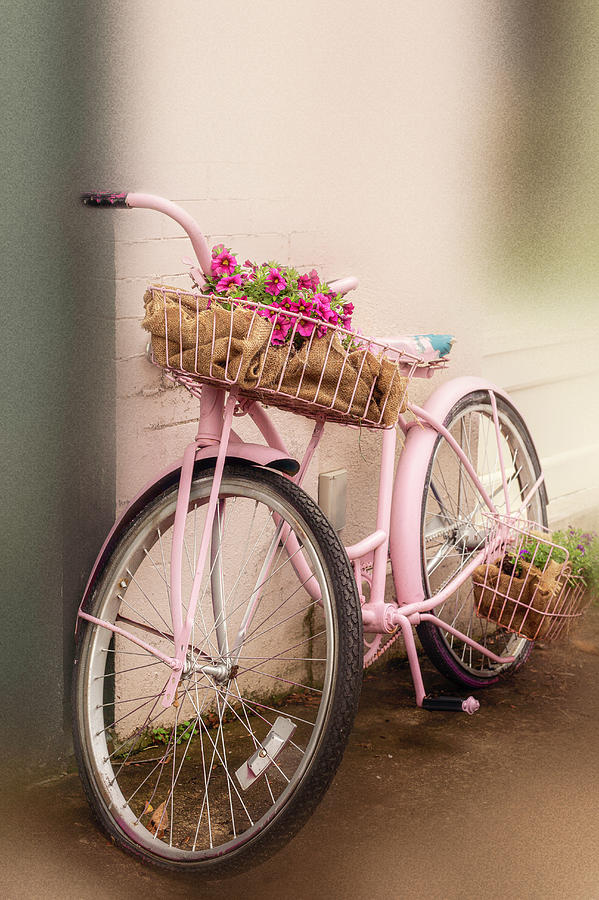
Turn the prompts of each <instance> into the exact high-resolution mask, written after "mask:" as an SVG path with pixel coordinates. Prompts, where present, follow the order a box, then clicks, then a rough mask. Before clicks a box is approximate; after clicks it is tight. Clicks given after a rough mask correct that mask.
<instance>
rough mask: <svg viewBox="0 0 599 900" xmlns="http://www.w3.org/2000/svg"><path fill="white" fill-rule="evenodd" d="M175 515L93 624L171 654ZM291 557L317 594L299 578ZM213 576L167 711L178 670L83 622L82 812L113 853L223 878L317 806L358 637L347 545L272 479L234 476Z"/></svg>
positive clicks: (109, 573)
mask: <svg viewBox="0 0 599 900" xmlns="http://www.w3.org/2000/svg"><path fill="white" fill-rule="evenodd" d="M212 479H213V470H209V471H203V472H197V473H196V475H195V476H194V479H193V482H192V489H191V496H190V503H189V509H188V514H187V521H186V526H185V540H184V551H185V552H184V564H185V567H186V568H185V571H184V575H183V598H184V602H185V598H186V597H189V593H190V588H191V583H192V580H193V576H194V571H195V561H196V559H197V554H198V548H199V541H200V535H201V533H202V527H203V522H204V518H205V514H206V508H207V502H208V497H209V493H210V488H211V484H212ZM176 500H177V485H176V484H173V485H172V486H171V487H170V488H168V489H167V490H165V491H164V492H163V493H162V494H161V495H160V496H159V497H157V498H156V499H155V500H154V501H153V502H152V503H151V504H150V505H148V506H147V507H146V508H145V509H144V510H143V511H142V513H141V514H140V515H139V517H138V518H137V519H136V520H135V521H134V522H133V523H132V524H131V526H130V527H129V529H128V530H127V532H126V533H125V534H124V535H123V536H122V538H121V540H120V541H119V543H118V544H117V546H116V547H115V549H114V551H113V553H112V554H111V556H110V558H109V560H108V562H107V563H106V566H105V568H104V570H103V572H102V574H101V576H100V578H99V580H98V583H97V585H96V588H95V590H94V594H93V597H92V602H91V605H90V607H89V609H88V612H89V613H90V614H92V615H94V616H95V617H97V618H100V619H103V620H105V621H108V622H110V623H111V624H115V625H117V626H118V627H120V628H122V629H124V630H127V631H128V632H130V633H132V634H135V635H136V636H138V637H139V638H141V639H142V640H143V641H144V642H145V643H146V644H149V645H151V646H152V647H154V648H156V649H158V650H160V651H162V652H163V653H165V654H167V655H168V654H170V653H172V652H173V637H172V635H173V628H172V621H171V613H170V606H169V597H170V569H169V565H168V563H169V559H170V547H171V541H172V530H173V522H174V514H175V506H176ZM294 541H295V543H294ZM291 548H292V549H291ZM297 554H302V555H303V558H304V561H305V564H306V565H307V567H308V572H309V574H308V579H306V577H305V575H306V570H305V568H304V570H303V571H302V578H301V579H300V577H299V576H298V575H297V573H296V571H295V568H294V566H293V565H292V559H293V557H294V555H297ZM298 568H299V567H298ZM206 569H207V571H206V572H205V573H204V576H203V582H202V586H201V590H200V599H199V601H198V607H197V611H196V616H195V622H194V626H193V630H192V633H191V637H190V642H189V648H188V653H187V660H186V667H185V671H184V673H183V677H182V679H181V682H180V686H179V690H178V695H177V698H176V700H175V702H174V704H173V705H172V706H171V707H170V708H168V709H164V708H163V706H162V704H161V697H162V693H163V690H164V687H165V685H166V683H167V681H168V679H169V676H170V669H168V667H167V666H166V665H165V664H164V663H163V662H161V661H160V659H158V658H157V657H156V656H154V655H153V654H152V653H150V652H148V651H146V650H145V649H143V648H142V647H140V646H139V645H137V644H135V643H132V642H131V641H130V640H128V639H127V638H125V637H123V636H119V635H115V634H114V633H113V632H112V631H110V630H108V629H106V628H105V627H101V626H98V625H96V624H94V623H91V622H84V623H83V630H82V634H81V639H80V644H79V647H78V653H77V660H76V664H75V673H74V699H75V704H74V705H75V746H76V753H77V759H78V763H79V768H80V773H81V777H82V781H83V785H84V788H85V791H86V793H87V796H88V799H89V800H90V803H91V805H92V807H93V809H94V811H95V813H96V816H97V818H98V819H99V821H100V823H101V825H102V826H103V828H104V829H105V830H106V831H107V832H108V834H109V835H110V836H111V837H112V838H113V839H114V840H115V841H116V842H117V843H118V844H119V846H121V847H122V848H124V849H125V850H128V851H130V852H133V853H135V854H137V855H138V856H141V857H142V858H143V859H144V860H146V861H149V862H152V863H155V864H158V865H161V866H163V867H167V868H171V869H183V868H185V869H187V870H189V869H201V870H210V871H211V872H212V871H217V872H218V874H221V872H223V870H225V871H226V870H228V871H231V872H234V871H237V870H238V869H240V868H243V867H244V866H246V865H247V864H255V863H257V862H260V861H261V860H262V859H264V858H265V857H266V856H267V855H269V854H271V853H272V852H274V851H275V850H276V849H278V848H279V847H280V846H281V845H282V844H283V843H284V842H286V841H287V840H289V839H290V837H292V836H293V834H295V832H296V831H297V830H299V828H300V827H301V826H302V825H303V824H304V822H305V821H306V819H307V818H308V816H309V815H310V813H311V812H312V811H313V809H314V808H315V806H316V805H317V804H318V802H319V801H320V799H321V797H322V795H323V794H324V792H325V790H326V788H327V786H328V785H329V783H330V781H331V779H332V777H333V775H334V773H335V770H336V768H337V766H338V764H339V762H340V760H341V756H342V753H343V750H344V747H345V744H346V741H347V738H348V736H349V732H350V730H351V726H352V722H353V718H354V715H355V712H356V709H357V703H358V698H359V689H360V679H361V660H360V649H361V644H362V635H361V616H360V605H359V600H358V596H357V591H356V586H355V581H354V579H353V575H352V571H351V567H350V565H349V562H348V560H347V556H346V554H345V551H344V549H343V547H342V545H341V543H340V542H339V539H338V537H337V535H336V534H335V532H334V531H333V529H332V528H331V526H330V525H329V523H328V521H327V520H326V518H325V517H324V516H323V515H322V513H321V512H320V510H319V509H318V507H317V506H316V505H315V504H314V503H313V501H312V500H311V499H310V497H308V495H307V494H305V493H304V491H302V490H301V489H300V488H298V487H297V485H295V484H293V483H292V482H290V481H289V480H287V479H285V478H283V477H281V476H280V475H278V474H276V473H274V472H271V471H267V470H264V469H258V468H252V467H250V466H246V465H243V464H235V465H229V464H228V465H227V466H226V467H225V471H224V475H223V479H222V485H221V490H220V494H219V499H218V504H217V514H216V518H215V522H214V525H213V526H212V531H211V548H210V553H209V561H208V564H207V566H206ZM256 600H258V602H257V608H256V609H255V612H254V614H253V616H252V617H251V618H250V620H249V622H247V621H246V625H247V628H246V633H245V637H244V638H243V640H241V641H240V639H239V635H240V633H242V632H241V626H242V623H243V622H244V617H246V619H247V616H246V613H247V610H248V607H249V606H252V607H253V606H255V605H256V604H255V601H256ZM184 614H185V610H184Z"/></svg>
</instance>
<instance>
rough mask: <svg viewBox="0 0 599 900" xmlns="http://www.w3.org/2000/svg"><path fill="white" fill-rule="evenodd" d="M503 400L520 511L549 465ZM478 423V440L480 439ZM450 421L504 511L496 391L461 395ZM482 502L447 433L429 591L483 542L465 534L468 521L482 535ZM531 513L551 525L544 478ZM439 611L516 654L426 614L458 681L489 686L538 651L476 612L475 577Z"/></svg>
mask: <svg viewBox="0 0 599 900" xmlns="http://www.w3.org/2000/svg"><path fill="white" fill-rule="evenodd" d="M496 400H497V410H498V416H499V421H500V429H501V435H502V445H501V446H502V449H503V453H504V457H506V471H507V476H508V484H509V485H510V493H511V495H512V496H511V500H512V505H511V511H512V512H514V504H515V502H516V501H517V498H518V496H519V497H520V498H521V499H524V498H525V497H526V490H527V486H528V487H531V486H532V485H533V484H534V483H535V481H536V480H537V478H538V477H539V476H540V474H541V465H540V462H539V458H538V455H537V452H536V449H535V446H534V444H533V441H532V438H531V436H530V433H529V431H528V428H527V427H526V425H525V423H524V421H523V419H522V417H521V416H520V414H519V413H518V411H517V410H516V409H515V408H514V406H512V404H511V403H509V402H508V401H506V400H504V399H503V398H502V397H499V396H497V397H496ZM467 423H468V428H467V427H466V424H467ZM473 423H474V425H475V428H474V431H475V435H476V437H475V440H473V439H472V429H473ZM443 424H444V425H445V427H446V428H447V429H448V430H449V431H450V432H451V433H452V434H453V436H454V437H455V438H456V440H457V441H458V443H459V444H460V446H462V447H466V446H467V448H468V455H469V458H470V461H471V462H472V463H473V465H474V468H475V469H476V470H477V472H478V473H479V474H480V475H482V476H483V479H482V480H483V483H484V478H485V477H486V478H487V479H488V481H489V483H490V484H491V488H490V489H488V492H489V494H490V495H492V496H493V500H494V502H495V504H496V507H497V511H498V512H499V513H505V512H506V504H505V495H504V491H503V489H502V488H501V489H499V488H497V484H498V481H497V478H499V479H500V475H499V473H498V472H497V469H496V468H494V466H496V463H495V462H494V461H493V460H492V458H490V457H489V454H488V453H487V444H486V442H488V443H489V447H492V446H493V442H494V443H495V448H496V446H497V441H496V437H495V431H494V425H493V419H492V408H491V402H490V398H489V394H488V392H487V391H484V390H481V391H475V392H472V393H469V394H466V395H465V396H463V397H461V398H460V399H459V400H458V401H457V403H455V404H454V406H453V407H452V408H451V410H450V411H449V413H448V415H447V416H446V418H445V421H444V423H443ZM483 442H485V443H483ZM472 444H474V449H472V446H471V445H472ZM481 447H482V451H483V452H481ZM506 450H507V452H506ZM475 457H476V458H475ZM481 457H482V458H481ZM452 466H453V469H452V468H451V467H452ZM483 469H484V471H481V470H483ZM518 470H519V471H518ZM455 483H457V484H458V485H459V490H460V491H461V497H462V499H461V501H460V499H457V500H456V499H455V497H454V496H452V495H454V494H455V493H458V492H456V491H455V490H454V487H453V485H454V484H455ZM499 483H500V482H499ZM477 505H479V506H483V505H484V504H481V499H480V497H479V496H478V492H477V493H476V494H475V491H474V487H473V485H472V482H471V481H470V480H469V479H468V478H467V477H464V471H463V466H462V464H461V463H460V464H458V458H457V456H455V454H454V453H453V451H451V450H450V448H448V445H447V442H446V441H445V440H444V439H443V438H442V437H441V436H439V438H438V439H437V441H436V442H435V445H434V448H433V451H432V453H431V457H430V461H429V465H428V469H427V475H426V479H425V484H424V489H423V496H422V513H421V534H422V543H421V561H422V582H423V586H424V591H425V596H426V597H431V596H433V594H434V593H436V592H437V591H438V590H440V588H441V586H442V585H443V584H444V583H445V582H446V581H448V580H449V578H450V577H453V576H454V575H455V574H456V573H457V572H459V571H460V569H461V568H462V566H464V565H465V564H466V563H467V562H468V560H469V558H470V557H471V556H472V553H473V552H476V551H477V549H478V548H479V547H480V546H481V544H480V543H479V544H478V547H477V548H476V549H474V547H473V546H472V552H470V551H471V547H467V544H466V541H467V538H466V537H465V536H464V535H465V533H466V532H465V529H466V527H467V528H468V529H469V532H470V535H469V540H470V541H471V543H472V545H474V544H475V543H476V537H475V538H474V541H473V539H472V532H473V527H472V522H474V521H475V520H477V517H478V516H479V513H478V511H477ZM485 508H486V507H485ZM525 518H527V519H529V520H531V521H534V522H538V523H539V524H541V525H544V526H546V525H547V495H546V491H545V486H544V484H541V486H540V488H539V489H538V491H537V492H536V493H535V494H534V496H533V497H532V499H531V502H530V503H529V504H528V506H527V510H526V515H525ZM466 522H468V526H466V524H465V523H466ZM481 533H483V529H481ZM483 541H484V537H483ZM433 551H434V552H433ZM468 553H470V556H468ZM434 614H435V615H437V616H438V617H439V618H442V619H443V620H444V621H446V622H447V623H448V624H453V623H455V622H456V620H457V621H458V623H461V624H457V625H456V627H458V628H460V630H461V631H462V632H463V633H464V634H466V635H467V636H470V637H474V639H475V640H477V641H478V642H479V643H481V644H482V645H483V646H486V647H489V648H490V649H493V650H494V652H495V653H496V654H497V655H498V656H514V657H515V659H514V661H513V662H512V663H494V662H492V661H491V660H489V658H488V657H486V656H483V654H481V653H480V652H478V653H477V652H476V651H472V649H471V648H469V647H468V645H466V643H465V642H463V641H460V640H459V639H456V638H454V637H452V636H451V635H450V634H449V633H448V632H447V631H445V630H443V629H442V628H441V627H440V626H437V625H435V624H434V623H431V622H422V623H421V624H420V625H419V626H418V627H417V632H418V637H419V638H420V641H421V643H422V646H423V648H424V650H425V651H426V654H427V655H428V657H429V659H430V660H431V662H432V663H433V664H434V665H435V666H436V668H437V669H438V670H439V672H441V673H442V674H443V675H445V676H446V677H447V678H449V679H451V680H452V681H454V682H456V683H457V684H460V685H464V686H466V687H470V688H480V687H487V686H489V685H491V684H494V683H495V682H497V681H498V680H499V678H501V677H505V676H507V675H511V674H513V673H514V672H516V671H517V670H518V669H519V668H520V667H521V666H522V665H523V664H524V663H525V662H526V660H527V659H528V658H529V656H530V653H531V651H532V647H533V642H532V641H527V640H526V639H524V638H521V637H519V636H518V635H514V634H510V633H508V632H507V631H505V630H504V629H501V628H497V627H496V626H494V625H492V624H491V623H489V622H487V621H486V620H484V619H478V618H477V617H476V615H475V606H474V596H473V591H472V582H471V579H468V580H467V581H466V582H465V584H464V585H463V587H462V588H460V589H459V591H458V592H457V593H456V594H455V595H454V596H453V597H452V598H451V600H449V601H447V602H446V603H445V604H444V605H443V606H441V607H439V608H437V609H435V610H434Z"/></svg>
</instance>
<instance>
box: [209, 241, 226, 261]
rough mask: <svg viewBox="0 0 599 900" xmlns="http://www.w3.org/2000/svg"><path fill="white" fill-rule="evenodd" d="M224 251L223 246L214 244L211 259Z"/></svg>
mask: <svg viewBox="0 0 599 900" xmlns="http://www.w3.org/2000/svg"><path fill="white" fill-rule="evenodd" d="M224 249H225V245H224V244H215V246H214V247H213V248H212V257H213V258H214V257H215V256H220V255H221V253H222V252H223V250H224Z"/></svg>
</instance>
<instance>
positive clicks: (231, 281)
mask: <svg viewBox="0 0 599 900" xmlns="http://www.w3.org/2000/svg"><path fill="white" fill-rule="evenodd" d="M240 284H241V275H226V276H225V277H224V278H221V280H220V281H219V282H218V284H217V285H216V290H217V291H228V290H229V288H230V287H231V286H232V285H240Z"/></svg>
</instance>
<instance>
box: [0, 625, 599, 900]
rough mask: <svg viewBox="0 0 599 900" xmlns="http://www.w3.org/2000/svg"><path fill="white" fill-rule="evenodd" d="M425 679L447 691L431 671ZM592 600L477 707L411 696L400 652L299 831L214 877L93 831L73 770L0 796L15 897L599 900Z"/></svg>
mask: <svg viewBox="0 0 599 900" xmlns="http://www.w3.org/2000/svg"><path fill="white" fill-rule="evenodd" d="M426 678H427V682H428V685H429V686H430V687H431V688H433V689H434V690H435V691H438V690H445V691H446V692H449V693H451V692H452V689H451V687H450V686H448V685H447V683H445V682H444V680H443V679H442V678H441V677H440V676H437V675H435V674H434V672H433V670H432V669H431V668H430V667H428V666H427V668H426ZM598 686H599V609H597V608H595V609H593V610H592V611H591V612H590V613H589V614H588V615H587V617H586V619H585V621H584V623H583V625H582V626H581V628H580V629H579V630H578V632H577V633H576V635H575V639H574V640H573V641H572V642H570V643H568V644H566V645H565V646H563V647H562V646H560V647H558V648H554V649H537V650H536V651H535V653H534V654H533V657H532V659H531V661H530V663H529V664H528V666H527V667H526V668H525V669H524V670H523V671H522V672H521V673H519V674H518V675H517V676H516V677H515V678H514V679H512V680H510V681H509V682H506V683H504V684H501V685H499V686H498V687H494V688H490V689H488V690H487V691H486V692H480V694H479V697H480V699H481V710H480V712H479V713H477V715H475V716H473V717H469V716H466V715H463V714H460V713H428V712H424V711H420V710H418V709H416V708H415V706H414V705H413V697H412V691H411V683H410V678H409V673H408V671H407V669H406V667H405V664H404V663H403V662H400V661H399V662H396V663H394V664H393V665H392V667H391V668H390V669H388V670H387V671H386V672H379V673H377V674H375V675H371V676H367V678H366V680H365V682H364V690H363V696H362V703H361V709H360V713H359V716H358V719H357V721H356V725H355V728H354V731H353V734H352V737H351V739H350V744H349V748H348V750H347V752H346V755H345V758H344V760H343V763H342V765H341V768H340V770H339V772H338V774H337V777H336V778H335V781H334V783H333V786H332V788H331V789H330V791H329V793H328V794H327V796H326V797H325V799H324V801H323V803H322V804H321V806H320V807H319V809H318V810H317V812H316V814H315V815H314V816H313V818H312V819H311V820H310V822H309V823H308V825H307V826H306V827H305V828H304V830H303V831H302V832H301V833H300V835H299V836H298V837H296V839H295V840H294V841H293V842H292V843H291V844H289V845H288V846H287V847H286V848H285V849H284V850H283V851H281V852H280V853H279V854H278V855H277V856H275V857H274V858H272V859H271V860H270V861H269V862H267V863H266V864H264V865H262V866H261V867H260V868H257V869H254V870H251V871H248V872H247V873H246V874H245V875H243V876H240V877H237V878H235V879H230V880H227V881H224V882H221V883H219V884H215V883H212V884H207V883H202V881H201V880H200V879H198V878H194V879H192V880H190V879H188V878H185V877H179V876H170V875H168V874H167V875H165V874H161V873H156V872H155V871H153V870H149V869H147V868H145V867H144V866H143V865H141V864H139V863H138V862H137V861H135V860H133V859H130V858H129V857H128V856H126V855H124V854H123V853H122V852H121V851H119V850H117V849H116V848H115V847H113V846H112V845H111V844H110V843H109V841H107V840H106V839H105V838H104V837H103V835H102V834H100V833H99V832H98V831H97V829H96V827H95V825H94V823H93V821H92V818H91V815H90V813H89V810H88V808H87V805H86V803H85V800H84V799H83V796H82V792H81V790H80V787H79V782H78V779H77V776H76V775H74V774H69V775H63V776H61V777H57V778H55V779H51V780H49V781H46V782H45V783H41V784H39V783H38V784H30V785H29V786H28V787H27V788H26V789H25V791H24V793H23V794H22V795H21V801H23V800H24V802H22V803H21V806H20V811H19V812H17V811H15V810H13V806H12V803H11V802H10V799H8V798H5V802H4V804H3V805H2V806H0V822H1V825H2V831H3V833H5V836H4V837H3V840H2V845H1V853H0V871H1V876H0V878H1V880H0V891H1V895H2V897H5V898H10V900H13V898H28V900H29V898H59V897H60V898H77V900H87V898H90V900H91V898H93V900H103V898H111V900H114V898H119V897H127V898H142V897H144V898H145V897H150V898H154V897H159V896H166V895H167V894H168V893H169V892H171V891H172V892H173V895H175V896H177V897H190V898H195V897H198V898H204V897H206V898H208V897H210V898H214V897H219V896H221V895H224V893H225V892H226V894H227V896H228V897H231V898H233V900H236V898H243V900H253V898H277V900H279V898H287V897H294V898H299V900H311V898H319V900H320V898H322V897H332V898H345V897H352V898H402V900H403V898H406V900H408V898H425V900H428V898H431V900H432V898H439V900H441V898H442V900H454V898H455V900H458V898H459V900H462V898H471V897H489V898H497V897H501V898H543V900H551V898H565V900H578V898H581V900H582V898H584V900H590V898H599V852H598V846H599V790H598V774H597V769H598V767H599V691H598Z"/></svg>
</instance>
